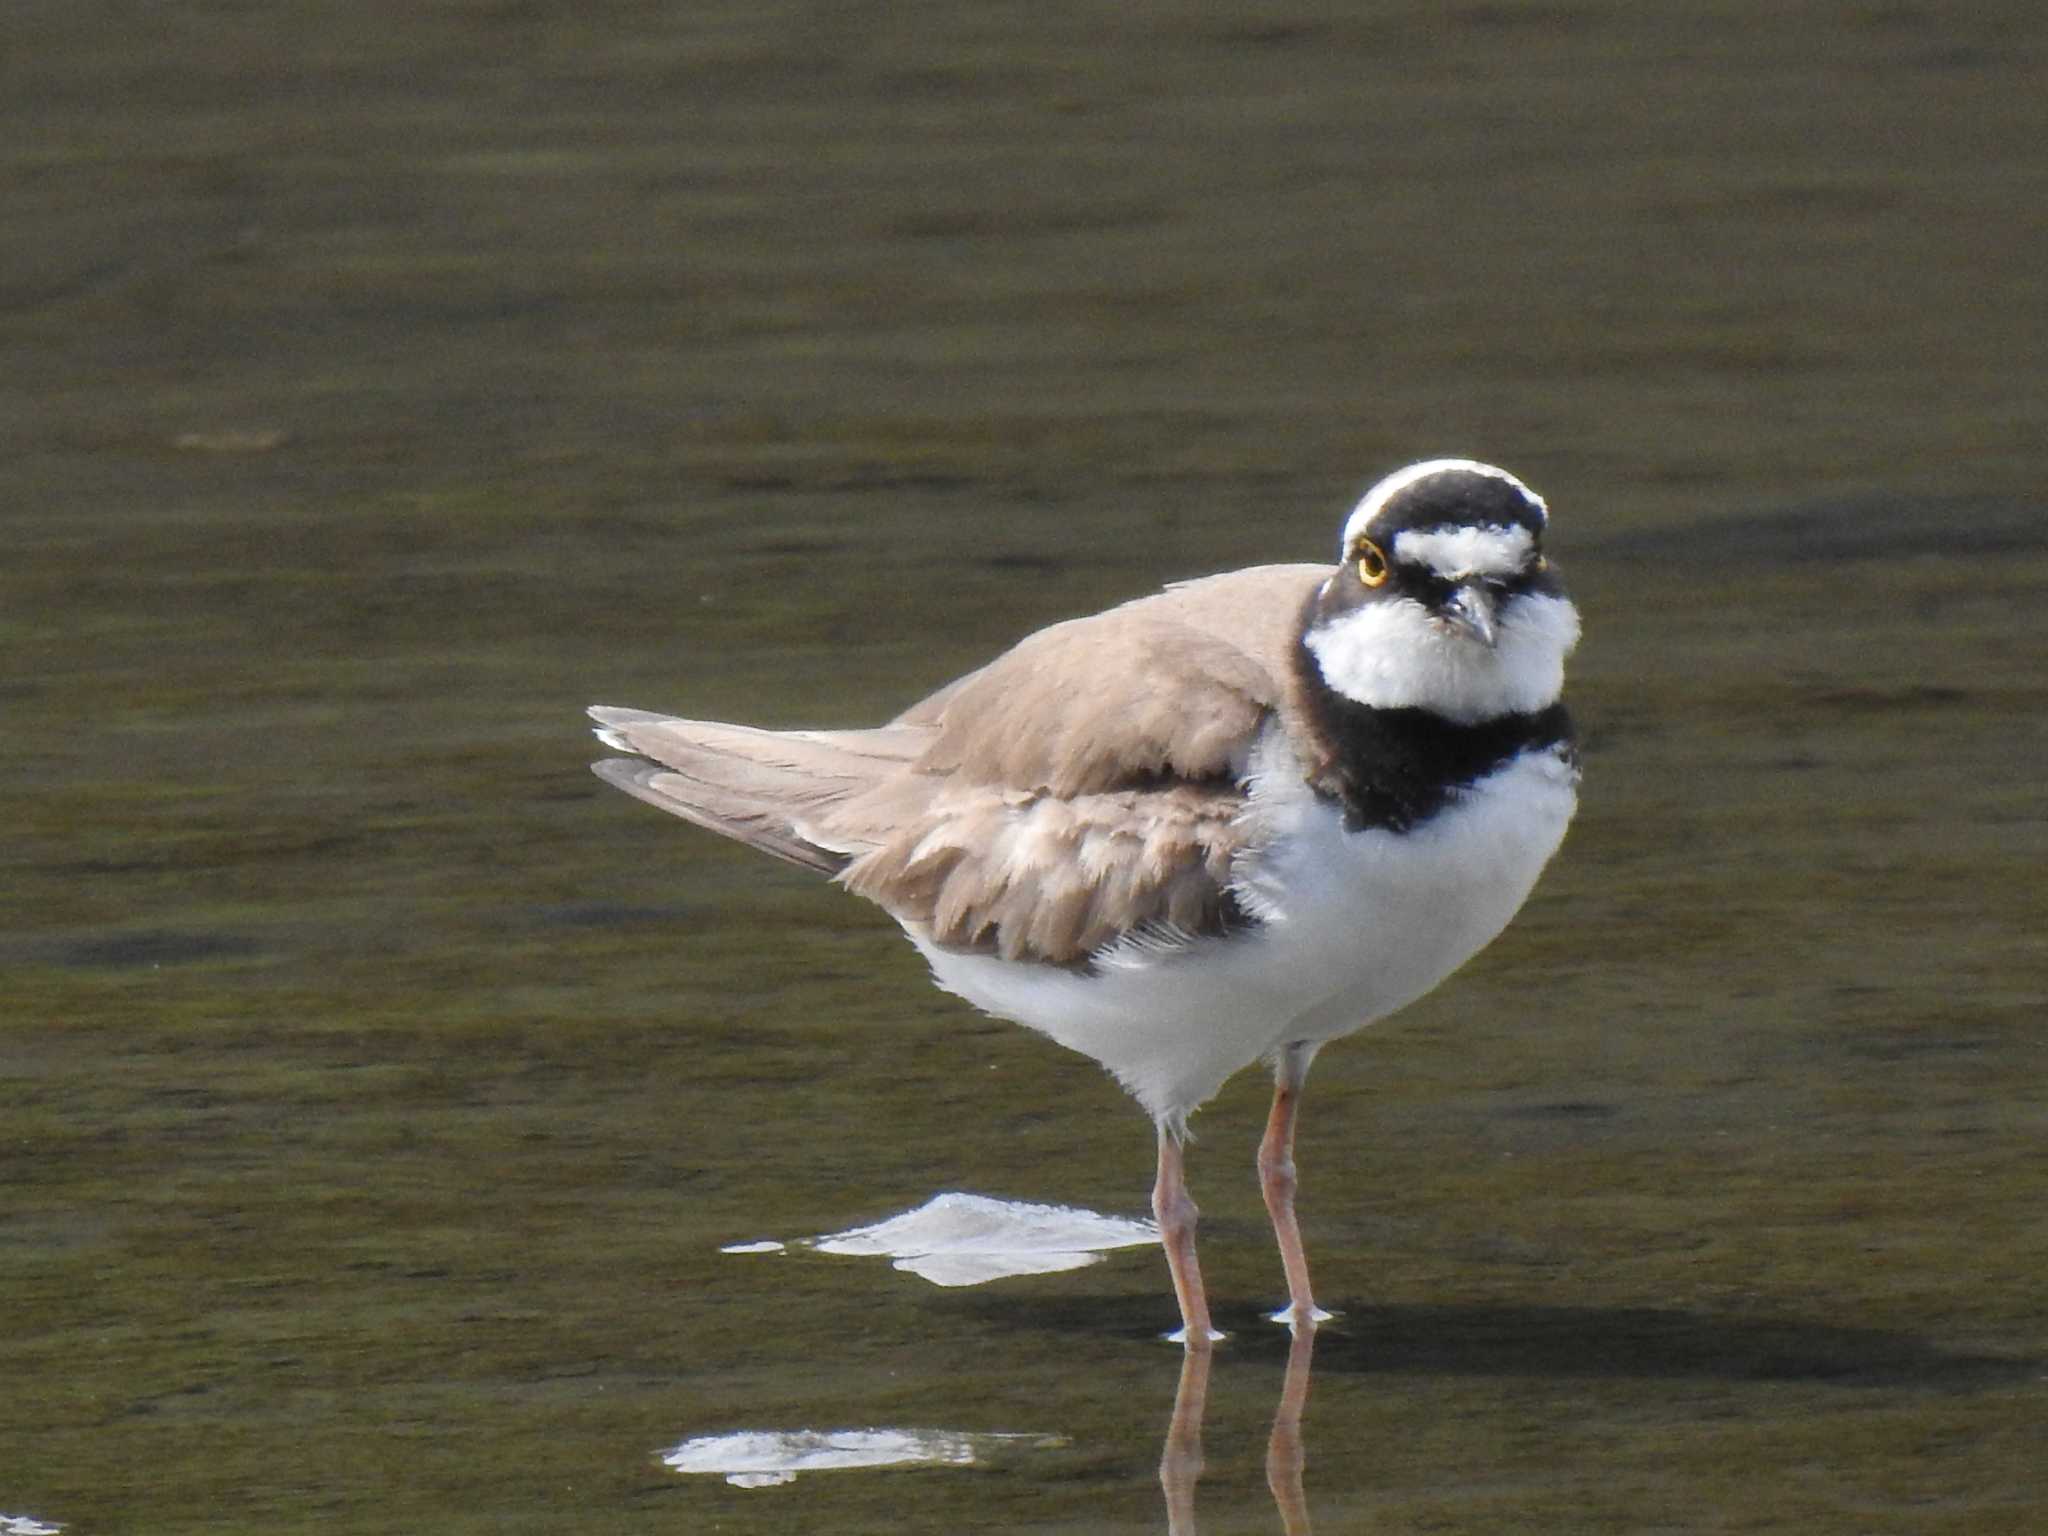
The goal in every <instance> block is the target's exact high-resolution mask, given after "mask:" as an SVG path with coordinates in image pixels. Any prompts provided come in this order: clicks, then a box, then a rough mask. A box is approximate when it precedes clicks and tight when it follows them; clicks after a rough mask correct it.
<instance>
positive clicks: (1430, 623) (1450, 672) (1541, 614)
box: [1302, 459, 1579, 723]
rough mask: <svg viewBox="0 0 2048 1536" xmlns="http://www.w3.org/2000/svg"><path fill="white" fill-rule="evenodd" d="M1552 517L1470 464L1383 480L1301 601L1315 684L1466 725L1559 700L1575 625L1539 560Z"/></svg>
mask: <svg viewBox="0 0 2048 1536" xmlns="http://www.w3.org/2000/svg"><path fill="white" fill-rule="evenodd" d="M1548 520H1549V514H1548V509H1547V508H1546V507H1545V506H1544V503H1543V498H1542V497H1540V496H1538V495H1537V494H1536V493H1535V492H1534V491H1532V490H1530V489H1529V487H1528V486H1526V485H1524V484H1523V483H1522V482H1521V481H1520V480H1517V479H1516V478H1515V477H1514V476H1513V475H1511V474H1509V473H1508V472H1507V471H1506V470H1504V469H1496V468H1494V467H1493V466H1492V465H1490V464H1481V463H1477V462H1475V461H1474V460H1471V459H1431V460H1428V461H1427V462H1425V463H1421V464H1411V465H1409V466H1408V468H1406V469H1403V470H1398V471H1396V472H1395V473H1394V474H1391V475H1389V476H1387V478H1386V479H1384V480H1382V481H1380V482H1379V484H1377V485H1375V486H1374V487H1373V488H1372V489H1371V490H1369V491H1367V492H1366V493H1365V496H1364V497H1363V498H1362V499H1361V500H1360V501H1359V503H1358V505H1357V506H1356V507H1355V508H1354V509H1353V510H1352V512H1351V515H1350V516H1349V517H1348V518H1346V519H1345V522H1344V534H1343V541H1342V543H1341V545H1340V548H1339V563H1338V566H1337V569H1336V570H1335V571H1334V572H1332V573H1331V575H1330V577H1329V579H1328V580H1327V581H1325V582H1324V583H1323V585H1322V587H1321V588H1320V589H1319V590H1318V592H1317V594H1316V596H1315V598H1314V599H1313V601H1311V603H1310V604H1309V609H1308V613H1307V615H1306V623H1305V627H1304V632H1303V636H1302V641H1303V644H1304V645H1305V646H1306V647H1307V648H1308V651H1309V654H1310V656H1311V657H1312V658H1313V660H1314V663H1315V666H1316V668H1317V670H1318V671H1319V672H1320V673H1321V675H1322V679H1323V681H1324V683H1326V684H1327V685H1328V686H1329V687H1330V688H1331V689H1332V690H1333V691H1334V692H1336V693H1338V694H1341V695H1343V696H1344V697H1345V698H1348V699H1350V700H1352V701H1353V702H1355V703H1359V704H1365V705H1370V706H1373V707H1375V708H1381V709H1408V708H1413V709H1427V710H1431V711H1433V712H1435V713H1438V714H1441V715H1444V716H1446V717H1448V718H1450V719H1453V720H1457V721H1460V722H1465V723H1471V722H1476V721H1480V720H1489V719H1493V718H1495V717H1497V716H1500V715H1503V714H1513V713H1526V712H1530V711H1534V710H1539V709H1543V708H1546V707H1548V706H1549V705H1551V704H1553V703H1555V702H1556V701H1557V696H1558V693H1559V691H1560V690H1561V689H1562V688H1563V686H1564V660H1565V657H1566V656H1568V655H1570V654H1571V651H1572V647H1573V646H1575V645H1576V644H1577V643H1578V638H1579V615H1578V610H1577V609H1576V608H1574V607H1573V606H1572V604H1571V600H1570V599H1569V598H1567V597H1566V596H1565V594H1564V586H1563V584H1562V583H1561V582H1560V581H1559V579H1558V573H1557V570H1556V568H1555V567H1554V566H1553V565H1552V564H1551V563H1550V561H1549V560H1548V559H1547V558H1546V557H1545V555H1544V553H1543V534H1544V529H1545V525H1546V524H1547V522H1548Z"/></svg>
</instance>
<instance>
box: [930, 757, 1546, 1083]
mask: <svg viewBox="0 0 2048 1536" xmlns="http://www.w3.org/2000/svg"><path fill="white" fill-rule="evenodd" d="M1267 745H1268V747H1269V748H1270V747H1271V746H1272V745H1273V744H1272V743H1271V742H1269V743H1268V744H1267ZM1287 757H1288V761H1287V762H1285V763H1284V764H1283V763H1280V762H1274V763H1272V764H1271V767H1270V771H1267V772H1263V773H1261V774H1260V775H1259V776H1258V779H1257V784H1258V787H1257V788H1256V789H1255V791H1254V794H1253V797H1252V804H1251V808H1250V809H1249V810H1248V812H1247V815H1248V816H1250V817H1252V818H1253V820H1254V825H1255V826H1256V827H1257V828H1258V830H1259V833H1260V836H1259V840H1258V845H1257V851H1256V852H1254V853H1248V854H1247V855H1245V856H1244V857H1243V858H1241V859H1240V861H1239V868H1238V869H1237V870H1236V871H1235V888H1236V892H1237V895H1238V897H1239V900H1240V902H1242V903H1243V904H1244V905H1245V907H1246V908H1247V909H1248V910H1250V911H1253V912H1256V913H1258V914H1260V915H1261V916H1262V917H1263V918H1264V919H1265V921H1264V923H1263V925H1262V926H1260V927H1258V928H1257V929H1254V930H1251V931H1249V932H1246V933H1243V934H1239V935H1235V936H1232V937H1230V938H1225V939H1203V940H1198V941H1196V942H1195V943H1194V944H1192V945H1189V946H1188V947H1185V948H1180V949H1173V950H1164V951H1162V950H1158V949H1148V948H1144V947H1139V946H1131V947H1126V948H1121V949H1117V950H1112V951H1109V952H1107V953H1106V954H1105V955H1104V956H1102V957H1099V959H1098V963H1097V967H1096V970H1095V972H1094V973H1093V974H1086V975H1084V974H1080V973H1076V972H1073V971H1066V970H1060V969H1056V968H1054V967H1050V966H1041V965H1026V964H1018V963H1014V962H1010V961H1004V960H999V959H996V958H994V957H993V956H988V955H981V954H966V953H960V952H958V951H951V950H943V949H939V948H937V947H936V946H934V945H932V944H931V943H929V942H928V941H926V940H925V939H923V938H921V937H920V936H919V935H918V934H916V933H914V932H913V933H912V934H911V938H912V940H913V941H914V942H915V943H916V944H917V946H918V948H919V950H921V951H922V952H923V954H924V957H925V959H926V960H927V961H929V962H930V964H931V968H932V975H933V977H934V979H935V980H936V981H937V982H938V984H939V985H940V986H942V987H944V988H945V989H946V990H947V991H949V992H954V993H957V994H958V995H959V996H961V997H964V998H966V999H967V1000H968V1001H969V1002H971V1003H973V1004H975V1005H976V1006H977V1007H980V1008H983V1009H985V1010H987V1011H988V1012H990V1013H993V1014H996V1015H998V1016H999V1017H1002V1018H1006V1019H1013V1020H1015V1021H1016V1022H1018V1023H1020V1024H1025V1025H1028V1026H1030V1027H1031V1028H1033V1029H1036V1030H1039V1031H1041V1032H1042V1033H1044V1034H1047V1035H1049V1036H1051V1037H1052V1038H1053V1039H1055V1040H1057V1041H1059V1042H1060V1044H1062V1045H1065V1046H1068V1047H1070V1048H1071V1049H1073V1050H1076V1051H1079V1052H1081V1053H1082V1054H1084V1055H1087V1056H1091V1057H1093V1058H1094V1059H1095V1060H1097V1061H1099V1062H1101V1063H1102V1065H1103V1066H1105V1067H1107V1068H1108V1069H1109V1070H1110V1071H1111V1072H1113V1073H1114V1074H1115V1075H1116V1077H1117V1078H1118V1080H1119V1081H1121V1082H1122V1083H1123V1085H1124V1086H1125V1087H1126V1088H1128V1089H1129V1090H1130V1091H1131V1093H1132V1094H1133V1095H1135V1096H1136V1097H1137V1099H1138V1101H1139V1102H1140V1103H1142V1104H1143V1105H1144V1106H1145V1108H1146V1109H1147V1110H1149V1111H1150V1112H1151V1113H1152V1115H1153V1116H1154V1117H1155V1118H1157V1119H1161V1120H1164V1121H1167V1122H1169V1123H1174V1124H1177V1123H1179V1122H1180V1121H1182V1120H1184V1119H1185V1117H1186V1116H1187V1115H1188V1113H1189V1112H1190V1111H1192V1110H1194V1109H1195V1108H1196V1107H1198V1106H1199V1105H1200V1104H1202V1103H1203V1102H1204V1101H1205V1100H1207V1099H1209V1098H1210V1097H1212V1096H1213V1095H1214V1094H1215V1092H1216V1091H1217V1089H1219V1088H1221V1087H1222V1086H1223V1083H1224V1080H1225V1079H1226V1078H1228V1077H1230V1076H1231V1075H1232V1074H1233V1073H1235V1072H1237V1071H1239V1070H1240V1069H1242V1068H1244V1067H1246V1066H1249V1065H1250V1064H1251V1063H1252V1062H1254V1061H1257V1060H1259V1059H1260V1058H1261V1057H1264V1056H1268V1055H1270V1054H1271V1053H1273V1052H1274V1051H1276V1050H1278V1049H1279V1048H1280V1047H1282V1046H1284V1045H1288V1044H1292V1043H1294V1042H1297V1041H1309V1042H1315V1043H1320V1042H1322V1041H1326V1040H1332V1039H1335V1038H1336V1037H1337V1036H1339V1035H1346V1034H1349V1033H1351V1032H1352V1031H1353V1030H1355V1029H1358V1028H1361V1027H1362V1026H1364V1025H1366V1024H1370V1023H1371V1022H1373V1020H1375V1019H1379V1018H1383V1017H1385V1016H1386V1015H1387V1014H1389V1013H1392V1012H1393V1011H1394V1010H1395V1009H1397V1008H1400V1007H1402V1006H1404V1005H1405V1004H1408V1003H1410V1002H1413V1001H1414V1000H1415V999H1416V998H1418V997H1420V996H1422V994H1423V993H1425V992H1427V991H1429V990H1430V989H1431V988H1432V987H1434V986H1436V984H1437V983H1438V982H1440V981H1442V980H1443V979H1444V978H1445V977H1446V976H1448V975H1450V973H1451V972H1452V971H1454V970H1456V969H1457V968H1458V967H1459V966H1461V965H1463V964H1464V963H1465V962H1466V961H1467V960H1469V959H1470V958H1471V957H1472V956H1473V955H1474V954H1476V953H1478V951H1479V950H1480V949H1482V948H1484V947H1485V945H1486V944H1487V943H1488V942H1489V941H1491V940H1492V939H1493V938H1494V936H1495V935H1496V934H1498V933H1499V932H1500V931H1501V929H1503V928H1505V927H1506V926H1507V924H1508V920H1509V919H1510V918H1512V917H1513V916H1514V915H1515V913H1516V911H1517V910H1519V909H1520V907H1521V905H1522V902H1523V900H1524V899H1525V898H1526V897H1527V896H1528V894H1529V891H1530V888H1531V887H1533V886H1534V885H1535V883H1536V877H1537V876H1538V875H1539V874H1541V873H1542V871H1543V866H1544V865H1545V864H1547V863H1548V862H1549V861H1550V856H1551V855H1552V854H1553V853H1555V852H1556V851H1557V847H1558V844H1559V843H1560V842H1562V841H1563V839H1564V832H1565V827H1566V825H1567V824H1568V823H1569V822H1570V820H1571V816H1572V811H1573V808H1574V806H1575V805H1576V803H1577V795H1576V791H1575V784H1576V781H1577V773H1576V771H1575V770H1574V769H1573V768H1572V767H1571V766H1570V765H1569V764H1568V763H1567V762H1566V761H1565V760H1564V759H1563V757H1562V756H1560V755H1559V754H1558V753H1555V752H1535V753H1530V754H1527V755H1525V756H1524V757H1522V758H1519V759H1517V760H1516V761H1514V762H1512V763H1510V764H1509V765H1508V766H1506V767H1504V768H1502V769H1500V770H1499V771H1498V772H1496V773H1494V774H1493V775H1491V776H1490V777H1488V778H1486V779H1483V780H1481V781H1480V782H1479V783H1477V784H1475V785H1474V786H1473V787H1472V788H1471V789H1470V790H1469V791H1468V792H1466V793H1464V794H1462V795H1460V796H1459V797H1458V798H1457V799H1456V800H1454V801H1453V802H1452V803H1451V804H1450V805H1449V806H1447V807H1445V808H1444V809H1443V810H1442V811H1441V812H1439V813H1438V814H1437V815H1436V816H1434V817H1432V818H1431V819H1430V820H1429V821H1427V822H1425V823H1423V824H1422V825H1421V826H1419V827H1417V828H1416V829H1415V830H1413V831H1411V832H1407V833H1391V832H1382V831H1365V832H1346V831H1345V830H1344V827H1343V821H1342V817H1341V814H1340V812H1339V811H1338V810H1337V809H1336V808H1335V807H1334V806H1332V805H1330V804H1329V803H1328V802H1325V801H1322V800H1319V799H1317V798H1316V796H1315V795H1314V794H1313V793H1312V792H1311V791H1310V790H1309V789H1308V787H1307V786H1306V785H1305V784H1304V783H1303V782H1302V780H1301V775H1300V772H1299V770H1298V768H1297V767H1296V766H1295V765H1294V764H1293V762H1292V755H1291V754H1287Z"/></svg>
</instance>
